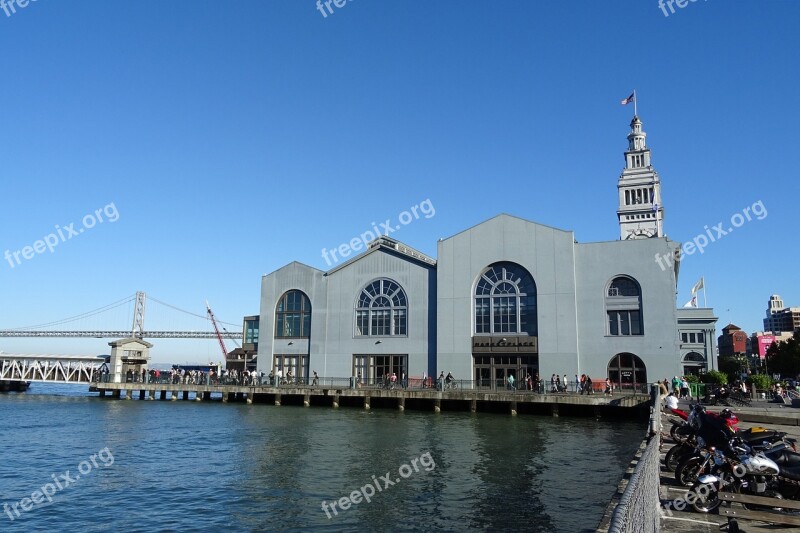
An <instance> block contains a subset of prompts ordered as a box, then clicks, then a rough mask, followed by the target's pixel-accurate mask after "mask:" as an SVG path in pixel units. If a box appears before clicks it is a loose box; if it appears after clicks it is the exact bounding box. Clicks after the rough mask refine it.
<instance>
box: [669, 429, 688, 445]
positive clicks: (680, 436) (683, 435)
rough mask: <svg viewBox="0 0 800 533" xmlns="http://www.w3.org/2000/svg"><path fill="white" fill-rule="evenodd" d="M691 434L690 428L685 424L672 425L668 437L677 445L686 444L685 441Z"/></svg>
mask: <svg viewBox="0 0 800 533" xmlns="http://www.w3.org/2000/svg"><path fill="white" fill-rule="evenodd" d="M691 434H692V430H691V428H690V427H689V426H688V425H687V424H680V425H678V424H674V425H673V426H672V429H670V430H669V435H670V437H672V440H674V441H675V442H677V443H682V442H686V439H688V438H689V436H690V435H691Z"/></svg>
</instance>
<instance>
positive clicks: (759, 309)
mask: <svg viewBox="0 0 800 533" xmlns="http://www.w3.org/2000/svg"><path fill="white" fill-rule="evenodd" d="M6 1H7V2H8V0H6ZM333 9H334V12H333V13H332V14H329V15H328V16H327V17H323V16H322V14H321V13H320V12H319V11H318V10H317V8H316V5H315V2H314V1H311V0H282V1H278V0H267V1H257V0H240V1H236V2H227V3H224V2H219V1H206V0H195V1H192V2H188V1H178V0H168V1H164V0H159V1H156V0H142V1H138V2H108V1H100V0H84V1H80V2H78V1H73V2H63V1H61V2H56V1H53V0H39V1H38V2H35V3H31V4H29V5H28V6H27V7H25V8H19V7H17V8H16V13H12V14H11V16H6V14H5V13H3V12H2V11H0V47H2V50H3V51H4V54H3V61H2V63H3V66H2V69H0V76H2V81H3V84H2V86H3V91H2V94H3V97H2V108H1V109H0V176H1V177H2V183H3V184H4V194H2V196H1V197H0V202H2V204H1V205H2V208H0V227H2V228H4V229H3V231H2V233H0V252H4V251H5V250H9V251H10V252H12V253H13V252H14V251H16V250H22V249H23V248H24V247H25V246H29V245H30V246H32V245H33V244H34V243H35V241H37V240H39V239H42V238H43V237H44V236H45V235H48V234H50V233H51V232H54V231H55V230H56V228H55V226H56V225H59V226H60V227H61V228H62V229H63V228H64V226H67V225H69V224H70V223H73V222H74V223H76V224H75V226H74V228H75V229H77V228H80V227H81V220H82V218H83V217H84V216H85V215H87V214H92V213H94V212H95V211H96V210H97V209H102V208H104V207H105V206H109V204H112V203H113V206H114V210H116V213H117V214H118V218H117V219H116V221H114V222H111V221H109V220H105V221H104V222H103V223H98V224H96V225H95V226H94V227H92V228H84V229H85V231H84V232H83V233H80V234H79V235H78V236H75V237H74V238H71V239H68V240H64V241H62V242H59V243H58V244H57V245H56V246H55V247H54V251H53V253H50V252H49V251H47V250H45V251H44V253H42V254H34V255H33V257H32V258H31V259H24V258H22V257H21V256H20V257H21V259H20V262H19V264H16V263H15V264H14V266H13V268H12V266H11V264H10V262H9V261H8V260H4V261H3V262H2V263H0V304H1V305H0V328H10V327H17V326H25V325H30V324H38V323H44V322H49V321H54V320H58V319H61V318H65V317H68V316H72V315H76V314H79V313H82V312H85V311H89V310H92V309H95V308H98V307H100V306H103V305H106V304H109V303H111V302H114V301H117V300H120V299H122V298H125V297H126V296H129V295H132V294H133V293H134V292H135V291H137V290H144V291H146V292H147V293H148V294H151V295H153V296H155V297H156V298H158V299H159V300H161V301H164V302H168V303H170V304H173V305H176V306H178V307H181V308H184V309H190V310H192V311H194V312H197V313H199V314H203V312H204V302H205V300H206V299H208V300H209V301H210V302H211V303H212V306H213V307H214V309H215V312H216V314H217V315H218V316H219V317H220V318H222V319H224V320H227V321H230V322H234V323H239V322H240V321H241V317H242V316H243V315H246V314H252V313H255V314H257V313H258V311H259V305H260V304H259V290H260V281H261V276H262V275H263V274H265V273H268V272H271V271H273V270H275V269H276V268H279V267H280V266H282V265H284V264H286V263H288V262H290V261H293V260H298V261H301V262H304V263H307V264H309V265H312V266H315V267H318V268H321V269H325V268H327V264H326V261H325V260H324V259H323V257H322V254H321V250H322V249H323V248H327V249H331V248H335V247H338V246H339V245H340V244H342V243H346V242H348V241H350V240H351V239H352V238H353V237H357V236H358V235H359V234H361V233H363V232H365V231H366V230H368V229H370V227H371V225H372V223H373V222H376V223H380V222H382V221H384V220H386V219H392V220H396V219H397V217H398V215H399V214H400V213H401V212H403V211H405V210H407V209H409V208H410V207H411V206H414V205H418V204H420V203H421V202H423V201H424V200H429V201H430V204H432V205H433V206H434V207H435V216H431V217H430V218H425V217H420V218H419V219H417V220H413V221H412V222H410V223H408V225H405V226H403V227H402V228H401V229H400V230H398V231H396V232H395V233H393V234H392V236H393V237H394V238H397V239H399V240H401V241H403V242H405V243H407V244H408V245H410V246H413V247H415V248H417V249H419V250H421V251H423V252H425V253H428V254H430V255H434V256H435V255H436V241H437V240H438V239H439V238H442V237H447V236H450V235H452V234H454V233H457V232H459V231H461V230H463V229H465V228H467V227H469V226H472V225H474V224H476V223H479V222H481V221H483V220H485V219H488V218H491V217H492V216H494V215H496V214H498V213H501V212H506V213H510V214H513V215H517V216H520V217H523V218H526V219H530V220H534V221H536V222H540V223H543V224H547V225H551V226H555V227H559V228H564V229H569V230H573V231H574V232H575V235H576V239H577V240H578V241H579V242H590V241H603V240H615V239H617V238H618V225H617V219H616V208H617V205H616V194H617V192H616V184H617V178H618V177H619V174H620V171H621V170H622V167H623V156H622V153H623V151H624V150H625V148H626V139H625V136H626V135H627V132H628V129H629V128H628V124H629V122H630V119H631V116H632V113H633V108H632V106H627V107H623V106H621V105H620V103H619V101H620V99H622V98H625V97H626V96H628V94H630V92H631V90H632V89H633V88H636V90H637V94H638V97H639V115H640V117H641V118H642V120H643V122H644V129H645V131H646V132H647V133H648V145H649V147H650V148H651V149H652V150H653V162H654V165H655V168H656V169H657V171H658V172H659V174H660V176H661V178H662V191H663V198H664V207H665V210H666V214H665V230H666V233H667V235H668V236H669V237H670V238H671V239H673V240H676V241H686V240H690V239H692V238H693V237H695V236H696V235H698V234H702V233H704V231H705V230H704V226H708V227H711V226H713V225H716V224H717V223H719V222H724V223H725V226H726V227H727V226H729V225H730V224H729V221H730V219H731V217H732V216H733V215H735V214H736V213H741V212H742V210H743V209H744V208H745V207H747V206H751V205H753V204H754V203H756V202H758V201H761V202H762V205H763V206H764V207H765V208H766V211H767V213H768V215H767V216H766V217H764V218H763V220H757V219H755V218H753V220H752V221H749V222H746V223H745V224H744V225H742V227H740V228H737V229H736V230H735V231H734V232H732V233H730V234H729V235H726V236H725V237H724V238H722V239H720V240H719V241H718V242H715V243H713V244H710V245H709V246H708V247H707V248H706V250H705V252H704V253H703V254H702V255H700V254H694V255H692V256H689V257H686V258H685V260H684V261H683V263H682V265H681V276H680V280H679V287H678V292H679V294H678V304H679V305H682V304H683V303H684V302H685V301H687V300H688V299H689V298H690V296H691V295H690V289H691V287H692V285H694V283H695V282H696V281H697V280H698V279H700V277H701V276H704V277H705V280H706V285H707V290H708V304H709V306H712V307H714V308H715V310H716V312H717V314H718V316H719V317H720V326H722V325H724V324H726V323H728V322H730V321H732V322H734V323H736V324H737V325H739V326H741V327H742V328H744V329H746V330H748V331H752V330H755V329H760V328H761V318H762V317H763V315H764V311H765V309H766V304H767V300H768V298H769V296H770V294H773V293H778V294H780V295H781V296H783V298H784V300H785V302H786V304H787V305H796V306H797V305H800V291H799V290H798V284H797V277H796V265H797V264H798V260H799V259H800V257H798V255H799V254H800V252H798V249H797V246H796V243H797V241H796V231H795V227H796V213H797V198H798V195H797V193H798V192H800V191H799V189H800V187H798V184H797V169H796V157H795V156H793V155H792V154H793V153H795V152H796V145H797V143H798V140H800V139H798V133H797V126H796V125H797V122H798V118H800V117H798V114H799V113H800V112H798V109H800V105H798V104H799V102H798V99H800V96H799V94H800V91H798V86H799V85H800V84H799V83H798V81H800V80H798V77H799V76H800V75H799V74H798V68H797V67H798V63H800V62H799V61H798V59H800V58H799V57H798V55H800V49H798V47H797V45H796V44H797V39H796V33H795V25H796V21H797V20H798V19H799V17H798V16H800V4H798V3H797V2H794V1H791V0H774V1H758V2H756V1H745V0H739V1H732V0H726V1H722V0H708V1H704V2H695V3H689V4H688V5H687V6H686V7H684V8H677V7H676V11H675V13H673V14H670V15H669V16H664V13H663V12H662V11H661V10H660V9H659V7H658V3H657V1H656V0H617V1H614V2H590V1H588V0H587V1H573V0H565V1H561V2H543V1H521V0H520V1H510V0H509V1H498V2H464V1H457V0H440V1H436V2H430V1H423V0H407V1H400V0H397V1H393V2H392V1H386V0H383V1H378V0H349V1H348V2H347V3H346V4H345V5H344V6H343V7H341V8H335V7H334V8H333ZM114 210H112V209H110V208H109V209H108V212H113V211H114ZM105 218H106V219H107V218H108V217H105ZM11 262H13V259H12V260H11ZM701 303H702V298H701ZM157 307H158V306H151V308H152V310H153V314H152V315H148V318H151V319H152V320H149V321H148V320H146V325H147V326H148V327H149V328H151V329H166V328H169V327H172V326H173V324H172V323H171V322H168V320H167V319H166V318H164V319H163V320H162V319H160V318H159V316H160V315H159V314H158V312H156V308H157ZM118 311H119V313H118V314H119V315H120V316H119V317H115V318H113V320H114V321H115V322H114V323H113V324H112V323H105V322H104V323H103V324H97V326H104V327H108V328H126V327H129V322H130V318H129V315H130V312H128V317H126V316H124V315H125V312H124V310H118ZM164 316H165V317H166V316H167V315H166V314H165V315H164ZM108 320H109V322H111V321H112V319H111V318H109V319H108ZM175 320H176V322H175V324H174V325H175V327H179V323H178V321H177V320H178V319H175ZM85 327H90V326H89V325H88V324H87V325H85ZM105 342H106V341H103V340H99V339H87V340H37V339H27V340H9V339H0V349H2V350H5V351H7V352H33V353H105V352H107V347H106V345H105ZM155 350H156V351H155V358H156V359H157V360H160V361H187V360H191V361H202V360H206V359H218V358H219V357H220V353H219V347H218V346H217V345H216V343H215V342H211V341H199V342H198V341H194V342H188V341H156V348H155Z"/></svg>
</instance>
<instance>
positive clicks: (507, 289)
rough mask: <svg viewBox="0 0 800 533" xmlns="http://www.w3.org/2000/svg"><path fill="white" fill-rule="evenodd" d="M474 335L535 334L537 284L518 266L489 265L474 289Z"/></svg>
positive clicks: (514, 264) (504, 263)
mask: <svg viewBox="0 0 800 533" xmlns="http://www.w3.org/2000/svg"><path fill="white" fill-rule="evenodd" d="M475 333H476V334H500V333H508V334H516V335H525V334H527V335H536V334H537V320H536V284H535V283H534V282H533V277H532V276H531V275H530V273H529V272H528V271H527V270H525V269H524V268H522V267H521V266H519V265H517V264H516V263H509V262H501V263H494V264H493V265H489V267H487V268H486V269H485V270H484V271H483V272H482V273H481V276H480V278H478V283H477V284H476V286H475Z"/></svg>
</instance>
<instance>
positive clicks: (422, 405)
mask: <svg viewBox="0 0 800 533" xmlns="http://www.w3.org/2000/svg"><path fill="white" fill-rule="evenodd" d="M89 390H90V391H92V392H99V393H100V396H101V397H106V396H109V395H110V396H111V397H112V398H119V399H128V400H130V399H134V398H138V399H139V400H156V399H159V400H178V399H181V400H184V401H211V400H212V399H217V400H219V399H221V401H223V402H246V403H248V404H250V403H261V404H271V405H298V406H305V407H312V406H321V407H333V408H338V407H356V408H361V409H372V408H391V409H400V410H404V409H414V410H421V411H431V412H440V411H471V412H479V411H480V412H484V411H485V412H505V413H509V414H512V415H516V414H519V413H533V414H549V415H552V416H559V415H576V416H588V415H595V416H606V415H609V414H612V413H614V412H616V413H617V414H620V415H624V414H627V416H636V415H638V414H639V413H638V412H639V411H640V410H642V409H643V410H644V412H645V413H646V411H647V402H648V401H649V400H650V397H649V396H648V395H644V394H641V393H639V394H633V393H631V394H614V395H603V394H591V395H580V394H575V393H545V394H540V393H537V392H533V391H524V390H520V391H491V392H490V391H481V390H470V389H460V390H448V391H439V390H436V389H403V388H395V389H391V390H389V389H380V388H365V389H352V388H347V387H326V386H316V387H314V386H291V385H290V386H285V385H284V386H281V387H273V386H269V385H256V386H248V385H198V384H186V383H177V384H164V383H93V384H92V385H91V386H90V389H89Z"/></svg>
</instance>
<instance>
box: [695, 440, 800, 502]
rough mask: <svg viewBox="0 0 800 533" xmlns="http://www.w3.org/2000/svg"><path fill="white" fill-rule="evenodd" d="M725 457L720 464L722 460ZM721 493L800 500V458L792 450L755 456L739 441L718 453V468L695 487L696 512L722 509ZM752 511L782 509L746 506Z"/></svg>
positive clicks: (705, 475)
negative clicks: (720, 507) (720, 506)
mask: <svg viewBox="0 0 800 533" xmlns="http://www.w3.org/2000/svg"><path fill="white" fill-rule="evenodd" d="M720 455H721V456H722V459H721V460H720V458H719V456H720ZM720 491H728V492H736V493H740V494H750V495H754V496H766V497H772V498H778V499H787V498H788V499H791V500H798V499H800V454H798V453H797V452H796V451H792V450H790V449H788V448H783V449H778V450H771V451H765V452H761V453H755V452H754V451H753V449H752V448H750V447H748V446H747V445H746V444H744V442H743V441H741V440H739V441H735V442H734V443H733V444H732V445H731V446H730V447H729V450H728V451H718V452H717V460H716V461H715V467H714V468H713V469H712V471H711V472H710V473H708V474H704V475H701V476H700V477H699V478H698V480H697V482H696V483H694V484H693V485H692V489H691V492H692V493H693V494H694V498H693V499H694V501H693V502H691V504H692V507H693V508H694V510H695V511H697V512H701V513H708V512H711V511H713V510H715V509H716V508H717V507H719V505H720V503H721V500H720V499H719V492H720ZM745 507H746V508H748V509H750V510H759V509H772V510H775V511H781V508H780V507H766V506H763V505H754V504H746V505H745Z"/></svg>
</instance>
